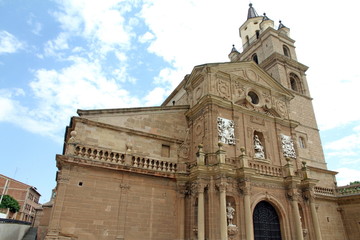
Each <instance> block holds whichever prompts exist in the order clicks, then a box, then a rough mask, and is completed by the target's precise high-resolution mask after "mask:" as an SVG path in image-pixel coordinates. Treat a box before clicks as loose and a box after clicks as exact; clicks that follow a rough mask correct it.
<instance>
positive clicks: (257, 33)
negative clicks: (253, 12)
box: [255, 30, 260, 39]
mask: <svg viewBox="0 0 360 240" xmlns="http://www.w3.org/2000/svg"><path fill="white" fill-rule="evenodd" d="M255 33H256V39H259V36H260V31H259V30H256V32H255Z"/></svg>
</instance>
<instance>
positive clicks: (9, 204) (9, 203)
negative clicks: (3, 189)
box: [0, 195, 20, 213]
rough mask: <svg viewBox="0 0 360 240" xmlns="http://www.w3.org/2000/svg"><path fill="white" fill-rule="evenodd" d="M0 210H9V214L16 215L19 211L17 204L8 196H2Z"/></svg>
mask: <svg viewBox="0 0 360 240" xmlns="http://www.w3.org/2000/svg"><path fill="white" fill-rule="evenodd" d="M0 208H9V209H10V211H11V212H13V213H16V212H18V211H19V210H20V205H19V202H18V201H16V199H15V198H13V197H12V196H10V195H4V196H3V199H2V201H1V204H0Z"/></svg>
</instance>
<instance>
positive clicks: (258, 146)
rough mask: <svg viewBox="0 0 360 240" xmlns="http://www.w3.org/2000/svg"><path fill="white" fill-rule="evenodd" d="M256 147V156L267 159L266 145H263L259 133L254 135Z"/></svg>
mask: <svg viewBox="0 0 360 240" xmlns="http://www.w3.org/2000/svg"><path fill="white" fill-rule="evenodd" d="M254 149H255V154H254V157H255V158H260V159H265V154H264V147H263V146H262V144H261V141H260V139H259V137H258V135H256V134H255V135H254Z"/></svg>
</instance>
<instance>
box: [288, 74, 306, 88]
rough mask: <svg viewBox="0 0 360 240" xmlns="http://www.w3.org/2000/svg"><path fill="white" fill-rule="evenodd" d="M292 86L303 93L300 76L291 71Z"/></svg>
mask: <svg viewBox="0 0 360 240" xmlns="http://www.w3.org/2000/svg"><path fill="white" fill-rule="evenodd" d="M290 88H291V89H292V90H294V91H296V92H299V93H303V90H302V86H301V81H300V78H299V77H298V76H297V75H296V74H295V73H290Z"/></svg>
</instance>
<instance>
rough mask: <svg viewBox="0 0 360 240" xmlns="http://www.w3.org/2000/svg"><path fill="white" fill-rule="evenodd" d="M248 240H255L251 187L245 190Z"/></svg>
mask: <svg viewBox="0 0 360 240" xmlns="http://www.w3.org/2000/svg"><path fill="white" fill-rule="evenodd" d="M243 193H244V213H245V233H246V240H254V227H253V218H252V212H251V205H250V187H245V188H244V189H243Z"/></svg>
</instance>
